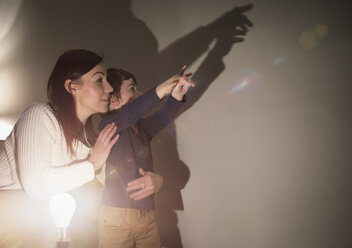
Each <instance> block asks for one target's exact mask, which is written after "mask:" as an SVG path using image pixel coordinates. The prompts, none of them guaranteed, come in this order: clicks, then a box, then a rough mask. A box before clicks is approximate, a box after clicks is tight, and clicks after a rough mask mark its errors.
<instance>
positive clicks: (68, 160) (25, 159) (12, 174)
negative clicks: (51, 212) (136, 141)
mask: <svg viewBox="0 0 352 248" xmlns="http://www.w3.org/2000/svg"><path fill="white" fill-rule="evenodd" d="M74 150H75V151H76V156H75V157H74V158H72V157H71V156H70V155H69V153H68V150H67V145H66V140H65V136H64V133H63V131H62V128H61V126H60V124H59V122H58V120H57V118H56V117H55V114H54V112H53V110H52V108H51V107H50V106H49V104H47V103H33V104H32V105H30V106H29V107H28V108H27V109H26V110H25V111H24V112H23V113H22V115H21V117H20V119H19V120H18V121H17V123H16V125H15V127H14V129H13V131H12V132H11V134H10V135H9V136H8V137H7V139H6V140H5V144H4V146H3V147H2V148H1V150H0V190H8V189H24V191H25V192H26V193H27V194H28V195H29V196H30V197H33V198H44V199H45V198H49V197H50V196H51V195H53V194H55V193H59V192H65V191H70V190H72V189H75V188H77V187H79V186H81V185H83V184H85V183H87V182H89V181H91V180H93V179H94V166H93V164H92V163H91V162H89V161H88V160H87V158H88V155H89V152H90V150H91V149H90V148H89V147H87V146H85V145H84V144H83V143H81V142H79V141H77V142H74Z"/></svg>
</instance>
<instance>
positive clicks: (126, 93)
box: [109, 78, 141, 111]
mask: <svg viewBox="0 0 352 248" xmlns="http://www.w3.org/2000/svg"><path fill="white" fill-rule="evenodd" d="M140 95H141V92H140V91H138V88H137V85H136V83H135V82H134V81H133V79H132V78H130V79H127V80H123V81H122V84H121V88H120V97H117V96H115V95H112V96H111V98H110V105H109V110H110V111H111V110H115V109H119V108H121V107H122V106H124V105H125V104H127V103H129V102H132V101H133V100H134V99H136V98H137V97H139V96H140Z"/></svg>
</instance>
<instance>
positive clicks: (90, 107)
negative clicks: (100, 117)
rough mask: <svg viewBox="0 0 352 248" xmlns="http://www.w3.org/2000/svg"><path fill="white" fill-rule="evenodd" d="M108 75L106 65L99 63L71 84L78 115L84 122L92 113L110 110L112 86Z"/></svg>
mask: <svg viewBox="0 0 352 248" xmlns="http://www.w3.org/2000/svg"><path fill="white" fill-rule="evenodd" d="M106 75H107V72H106V69H105V66H104V65H103V64H98V65H96V66H95V67H94V68H93V69H92V70H90V71H89V72H87V73H86V74H84V75H83V76H82V77H81V78H80V79H78V80H77V82H75V81H74V82H73V83H72V85H71V88H72V95H73V97H74V99H75V103H76V111H77V117H78V118H79V119H80V120H81V121H82V122H83V123H85V121H86V120H87V118H88V117H89V116H91V115H92V114H95V113H105V112H107V110H108V105H109V95H110V93H111V92H112V87H111V85H110V84H109V83H108V81H107V80H106Z"/></svg>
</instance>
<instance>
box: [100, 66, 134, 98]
mask: <svg viewBox="0 0 352 248" xmlns="http://www.w3.org/2000/svg"><path fill="white" fill-rule="evenodd" d="M107 72H108V75H107V80H108V82H109V84H110V85H111V87H112V88H113V92H112V94H113V95H115V96H118V97H120V89H121V85H122V82H123V81H124V80H128V79H131V78H132V80H133V81H134V83H135V84H136V85H137V80H136V77H135V76H134V75H133V74H132V73H130V72H128V71H125V70H122V69H118V68H109V69H108V70H107Z"/></svg>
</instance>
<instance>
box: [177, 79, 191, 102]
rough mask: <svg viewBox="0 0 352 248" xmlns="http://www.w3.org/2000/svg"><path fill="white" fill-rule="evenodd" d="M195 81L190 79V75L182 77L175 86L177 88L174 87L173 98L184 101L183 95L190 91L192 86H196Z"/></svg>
mask: <svg viewBox="0 0 352 248" xmlns="http://www.w3.org/2000/svg"><path fill="white" fill-rule="evenodd" d="M194 86H195V85H194V83H193V82H192V80H191V79H189V78H188V77H185V76H183V77H181V78H180V79H179V81H178V83H177V85H176V86H175V88H173V90H172V92H171V95H172V97H173V98H175V99H176V100H178V101H182V99H183V96H184V95H185V94H186V93H187V92H188V89H189V88H190V87H194Z"/></svg>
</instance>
